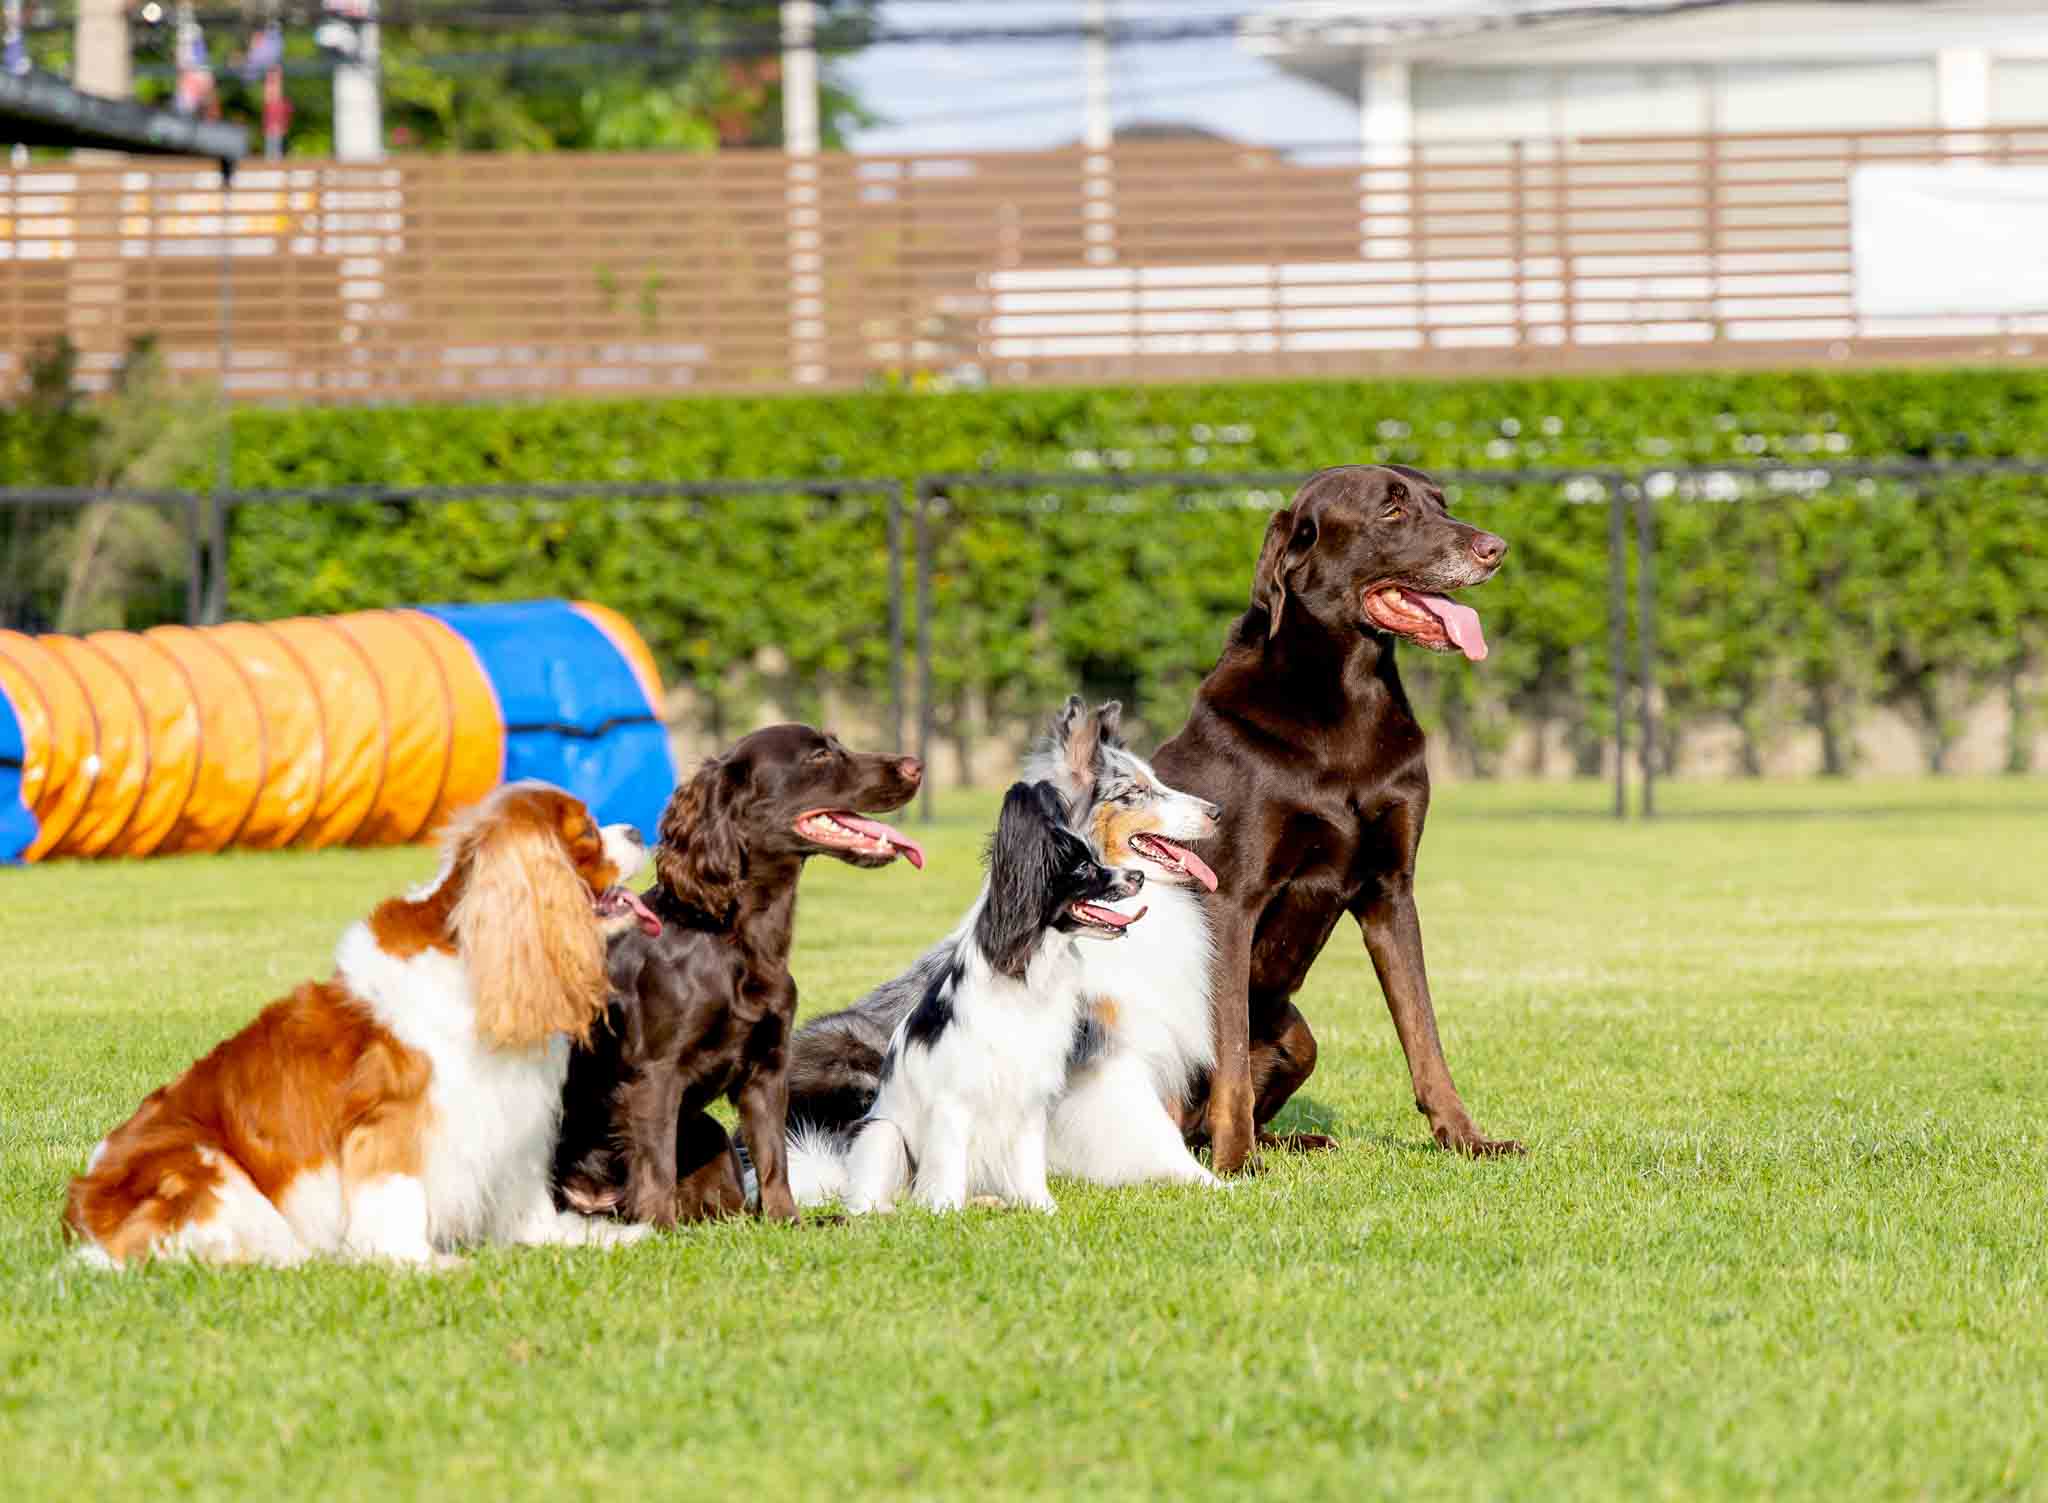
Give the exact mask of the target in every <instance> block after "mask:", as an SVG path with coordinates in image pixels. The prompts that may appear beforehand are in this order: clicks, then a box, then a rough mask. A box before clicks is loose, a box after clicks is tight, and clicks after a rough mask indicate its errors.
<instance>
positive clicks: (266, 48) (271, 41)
mask: <svg viewBox="0 0 2048 1503" xmlns="http://www.w3.org/2000/svg"><path fill="white" fill-rule="evenodd" d="M283 62H284V28H283V27H282V26H280V25H279V24H278V23H277V22H275V21H272V22H271V23H270V24H269V25H268V26H266V27H264V28H263V29H262V30H261V31H259V32H257V33H256V35H255V37H254V38H252V39H251V40H250V43H249V51H248V52H247V53H246V54H245V55H244V56H243V58H242V70H241V71H242V77H243V78H244V79H246V80H247V81H248V82H250V83H254V82H255V81H256V80H257V79H259V78H261V77H262V76H263V75H264V74H266V73H268V72H269V71H270V70H271V69H272V68H275V67H278V66H279V65H281V64H282V63H283Z"/></svg>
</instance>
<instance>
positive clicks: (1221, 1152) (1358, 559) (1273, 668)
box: [1153, 465, 1522, 1173]
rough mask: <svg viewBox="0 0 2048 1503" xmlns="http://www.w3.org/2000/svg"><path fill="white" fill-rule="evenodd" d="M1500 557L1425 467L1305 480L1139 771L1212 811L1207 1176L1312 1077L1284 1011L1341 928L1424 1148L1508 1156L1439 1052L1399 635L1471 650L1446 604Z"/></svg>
mask: <svg viewBox="0 0 2048 1503" xmlns="http://www.w3.org/2000/svg"><path fill="white" fill-rule="evenodd" d="M1507 551H1508V545H1507V544H1506V543H1505V542H1504V541H1502V540H1501V539H1500V538H1497V537H1495V536H1494V535H1493V534H1492V533H1490V532H1482V531H1481V530H1480V529H1478V528H1477V527H1472V526H1469V525H1467V524H1466V523H1463V522H1460V521H1458V520H1457V518H1455V517H1453V516H1452V515H1451V514H1450V512H1449V511H1448V510H1447V509H1446V508H1445V506H1444V495H1443V490H1442V489H1441V488H1440V487H1439V486H1438V485H1437V484H1436V482H1435V481H1433V480H1431V479H1430V478H1429V477H1428V476H1427V475H1425V474H1423V473H1422V472H1421V471H1420V470H1413V469H1409V468H1408V467H1407V466H1405V465H1340V466H1338V467H1336V468H1334V469H1328V470H1322V471H1319V472H1318V473H1316V474H1314V475H1312V476H1310V477H1309V479H1308V481H1307V482H1306V483H1305V484H1304V485H1303V486H1302V487H1301V489H1300V490H1299V491H1297V492H1296V493H1295V496H1294V500H1293V501H1292V502H1291V503H1290V504H1289V505H1288V507H1287V509H1286V510H1284V511H1280V512H1276V513H1275V514H1274V516H1273V518H1272V520H1271V521H1270V522H1269V523H1268V524H1267V527H1266V539H1265V544H1264V546H1263V547H1261V548H1260V550H1259V562H1258V567H1257V569H1256V570H1255V571H1254V574H1253V577H1252V603H1251V608H1250V609H1249V610H1247V611H1246V612H1245V613H1244V614H1243V615H1242V616H1240V617H1239V618H1238V619H1237V622H1236V624H1235V625H1234V626H1232V628H1231V631H1230V635H1229V637H1228V639H1227V640H1226V641H1225V644H1224V648H1223V656H1222V657H1221V659H1219V660H1218V662H1217V664H1216V666H1215V668H1214V669H1212V670H1211V671H1210V673H1209V676H1208V677H1207V678H1205V679H1204V680H1203V681H1202V686H1201V688H1200V690H1199V691H1198V692H1197V694H1196V697H1195V705H1194V709H1193V711H1192V712H1191V713H1190V714H1189V716H1188V723H1187V725H1186V726H1185V727H1183V728H1182V730H1181V732H1180V734H1179V735H1177V736H1175V737H1174V738H1173V739H1172V740H1171V741H1169V742H1167V743H1166V745H1164V746H1162V747H1161V748H1160V749H1159V754H1158V755H1157V756H1156V757H1155V758H1154V759H1153V765H1154V766H1155V767H1156V768H1157V770H1158V772H1159V775H1160V776H1161V777H1162V778H1164V779H1165V780H1166V781H1167V782H1168V783H1171V784H1172V785H1174V786H1175V787H1177V788H1184V789H1186V790H1188V791H1189V792H1191V793H1195V794H1199V795H1200V796H1202V797H1203V798H1207V799H1210V800H1212V801H1214V802H1215V803H1217V804H1219V805H1221V806H1222V809H1223V815H1222V828H1221V830H1220V831H1219V833H1218V834H1217V835H1216V836H1215V837H1214V838H1213V839H1212V840H1210V841H1208V842H1205V846H1204V849H1205V851H1206V852H1207V853H1209V858H1210V864H1211V865H1212V866H1213V867H1214V868H1215V870H1216V876H1217V891H1216V895H1215V897H1214V898H1213V899H1211V900H1210V904H1209V912H1210V921H1211V926H1212V931H1213V937H1214V941H1215V947H1216V948H1215V970H1214V972H1213V977H1214V986H1213V990H1212V993H1211V994H1212V996H1213V997H1214V999H1215V1003H1214V1006H1215V1026H1216V1066H1215V1070H1214V1072H1213V1074H1212V1075H1211V1077H1210V1080H1209V1084H1208V1089H1207V1094H1206V1100H1203V1099H1201V1097H1200V1093H1199V1089H1198V1093H1197V1096H1196V1098H1195V1099H1193V1100H1191V1101H1190V1102H1189V1103H1188V1105H1187V1108H1186V1110H1185V1111H1184V1113H1183V1115H1182V1123H1183V1127H1184V1129H1185V1130H1186V1131H1187V1133H1188V1135H1189V1137H1190V1138H1191V1139H1193V1140H1196V1141H1200V1140H1201V1139H1203V1138H1206V1139H1207V1140H1208V1142H1209V1145H1210V1149H1211V1152H1212V1154H1213V1157H1214V1164H1215V1168H1216V1170H1217V1172H1218V1173H1229V1172H1232V1171H1234V1170H1236V1169H1239V1168H1241V1167H1242V1166H1243V1164H1244V1162H1245V1159H1246V1158H1247V1156H1248V1155H1249V1154H1250V1153H1251V1151H1252V1148H1253V1146H1254V1143H1255V1142H1257V1141H1262V1140H1261V1139H1260V1138H1259V1137H1258V1136H1257V1135H1258V1130H1259V1128H1260V1127H1262V1126H1263V1125H1264V1124H1265V1123H1267V1122H1269V1121H1271V1120H1272V1117H1273V1114H1274V1113H1275V1112H1277V1111H1279V1110H1280V1107H1281V1106H1282V1104H1283V1103H1285V1102H1286V1100H1287V1098H1288V1097H1290V1096H1292V1095H1293V1094H1294V1092H1295V1091H1296V1090H1297V1089H1299V1088H1300V1086H1301V1083H1302V1082H1303V1081H1305V1080H1307V1079H1308V1077H1309V1074H1310V1072H1312V1071H1313V1070H1314V1069H1315V1064H1316V1041H1315V1035H1314V1034H1312V1033H1311V1032H1309V1027H1308V1021H1307V1020H1306V1019H1305V1018H1303V1017H1302V1015H1301V1013H1300V1012H1299V1011H1298V1010H1297V1009H1296V1008H1295V1006H1294V1003H1293V1000H1292V999H1293V996H1294V994H1295V993H1296V992H1297V991H1299V990H1300V989H1301V984H1302V982H1303V981H1304V980H1305V979H1306V978H1307V976H1308V971H1309V967H1310V966H1311V965H1312V964H1314V962H1315V958H1316V956H1317V955H1319V954H1320V953H1321V952H1322V948H1323V945H1324V944H1325V943H1326V942H1327V941H1328V940H1329V937H1330V932H1331V931H1332V930H1333V929H1335V928H1336V926H1337V921H1338V920H1339V919H1340V918H1342V917H1343V916H1344V915H1345V914H1347V913H1348V914H1350V915H1351V917H1353V918H1354V919H1356V920H1357V921H1358V925H1359V927H1360V928H1361V929H1362V930H1363V931H1364V932H1365V947H1366V949H1367V951H1368V952H1369V953H1370V954H1371V956H1372V963H1373V969H1374V970H1375V971H1376V972H1378V974H1379V981H1380V987H1381V989H1382V990H1383V991H1384V992H1385V993H1386V998H1387V1007H1388V1010H1389V1011H1390V1012H1392V1013H1393V1016H1394V1031H1395V1032H1396V1033H1398V1034H1399V1035H1400V1037H1401V1048H1402V1050H1403V1051H1404V1052H1405V1053H1406V1054H1407V1056H1408V1072H1409V1075H1410V1077H1411V1079H1412V1081H1413V1083H1414V1088H1415V1105H1416V1108H1417V1109H1418V1110H1419V1111H1421V1112H1422V1113H1423V1115H1425V1116H1426V1117H1428V1118H1429V1124H1430V1128H1431V1130H1432V1131H1433V1132H1434V1133H1435V1135H1436V1140H1437V1142H1438V1143H1439V1144H1441V1145H1442V1146H1444V1147H1445V1148H1450V1149H1455V1150H1457V1151H1458V1152H1461V1153H1468V1154H1500V1153H1520V1152H1521V1151H1522V1146H1521V1144H1519V1143H1515V1142H1512V1141H1507V1140H1502V1139H1494V1138H1487V1137H1482V1136H1481V1135H1480V1133H1479V1130H1478V1129H1477V1128H1476V1127H1474V1126H1473V1125H1472V1119H1471V1117H1470V1116H1468V1115H1467V1114H1466V1111H1465V1104H1464V1103H1463V1102H1462V1101H1460V1100H1459V1099H1458V1091H1457V1087H1456V1086H1454V1085H1452V1084H1451V1072H1450V1068H1449V1067H1448V1066H1447V1065H1446V1064H1445V1063H1444V1051H1443V1045H1442V1043H1440V1042H1439V1041H1438V1039H1437V1032H1436V1012H1435V1009H1434V1008H1433V1007H1432V1006H1431V1005H1430V999H1429V979H1428V976H1427V975H1426V973H1425V972H1424V970H1423V964H1422V927H1421V924H1420V923H1419V922H1418V921H1417V919H1416V915H1415V893H1414V884H1415V850H1416V847H1417V846H1418V845H1419V844H1420V843H1421V840H1422V821H1423V816H1424V814H1426V813H1427V812H1428V809H1429V773H1428V770H1427V769H1426V768H1425V767H1424V765H1423V760H1422V727H1421V726H1419V725H1417V724H1416V722H1415V716H1414V714H1413V712H1412V711H1411V710H1410V709H1409V706H1408V696H1407V695H1406V694H1405V693H1403V692H1402V689H1401V677H1400V674H1399V673H1398V672H1396V671H1395V667H1394V644H1395V643H1396V642H1397V641H1400V640H1404V639H1405V640H1406V641H1409V642H1413V643H1415V644H1416V645H1417V646H1418V647H1423V648H1427V649H1429V650H1431V651H1435V652H1462V653H1463V654H1464V655H1465V656H1466V657H1467V658H1469V659H1471V660H1472V661H1474V662H1477V661H1479V660H1480V659H1481V658H1483V657H1485V656H1486V637H1485V635H1484V633H1483V632H1482V631H1481V630H1480V626H1479V616H1478V613H1477V612H1475V611H1474V610H1473V609H1472V608H1471V607H1470V606H1466V605H1460V604H1459V603H1457V602H1456V601H1453V600H1450V599H1448V598H1447V593H1448V592H1449V591H1452V590H1461V589H1465V588H1466V587H1468V586H1471V585H1476V584H1481V583H1483V582H1485V581H1486V580H1487V579H1489V578H1491V577H1492V576H1493V573H1494V571H1495V570H1496V569H1498V568H1499V567H1500V562H1501V559H1502V558H1504V557H1505V556H1506V554H1507ZM1263 1141H1267V1142H1275V1141H1278V1140H1275V1139H1270V1138H1266V1139H1263ZM1323 1141H1327V1140H1323ZM1298 1146H1312V1145H1311V1144H1310V1143H1308V1142H1306V1141H1300V1142H1298Z"/></svg>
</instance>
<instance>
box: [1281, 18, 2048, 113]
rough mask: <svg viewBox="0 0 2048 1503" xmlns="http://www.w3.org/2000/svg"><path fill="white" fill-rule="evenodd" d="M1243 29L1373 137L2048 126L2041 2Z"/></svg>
mask: <svg viewBox="0 0 2048 1503" xmlns="http://www.w3.org/2000/svg"><path fill="white" fill-rule="evenodd" d="M1240 40H1241V43H1242V45H1243V46H1245V47H1246V48H1247V49H1248V50H1250V51H1252V52H1254V53H1256V54H1258V55H1260V56H1263V57H1267V58H1270V59H1271V60H1272V61H1273V62H1275V63H1277V64H1278V65H1279V66H1281V67H1282V68H1285V69H1286V70H1287V71H1288V72H1290V73H1294V74H1296V75H1298V76H1300V77H1303V78H1306V79H1309V80H1312V81H1314V82H1315V83H1318V84H1321V85H1323V86H1324V87H1326V88H1329V89H1332V90H1334V91H1336V92H1337V93H1339V94H1342V95H1344V96H1346V97H1348V98H1352V99H1355V100H1357V101H1358V102H1359V125H1360V132H1361V136H1362V139H1363V141H1364V144H1365V145H1366V147H1367V148H1368V150H1369V151H1370V150H1372V149H1374V148H1379V149H1385V148H1389V147H1404V146H1406V145H1407V143H1408V142H1410V141H1412V140H1421V141H1455V140H1494V141H1498V140H1502V139H1506V138H1513V137H1537V136H1584V135H1616V134H1620V135H1639V134H1659V135H1662V134H1704V133H1708V132H1724V131H1781V130H1782V131H1801V130H1845V129H1846V130H1859V129H1897V128H1902V127H1903V128H1912V127H1916V126H1940V127H1948V128H1951V129H1965V130H1967V129H1975V128H1978V127H1982V126H1985V125H2017V124H2034V125H2038V124H2042V123H2044V122H2048V5H2043V4H2042V3H2040V0H1924V3H1919V4H1901V3H1884V0H1834V3H1808V4H1797V3H1794V4H1787V3H1782V0H1764V3H1747V4H1745V3H1741V0H1735V3H1729V4H1723V5H1691V6H1688V5H1675V4H1672V3H1670V0H1664V3H1661V4H1660V3H1641V4H1598V5H1596V4H1589V3H1588V0H1288V3H1284V4H1276V5H1271V6H1268V7H1267V8H1266V9H1265V10H1263V11H1262V12H1261V13H1260V14H1258V15H1256V16H1254V17H1252V18H1251V19H1250V20H1248V21H1247V22H1246V23H1245V24H1244V26H1243V28H1242V30H1241V32H1240Z"/></svg>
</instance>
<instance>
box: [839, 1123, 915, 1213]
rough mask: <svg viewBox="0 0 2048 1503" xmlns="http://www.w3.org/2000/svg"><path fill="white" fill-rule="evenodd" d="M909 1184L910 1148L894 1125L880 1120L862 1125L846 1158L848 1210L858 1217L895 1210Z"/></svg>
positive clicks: (900, 1131)
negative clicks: (897, 1198) (898, 1200)
mask: <svg viewBox="0 0 2048 1503" xmlns="http://www.w3.org/2000/svg"><path fill="white" fill-rule="evenodd" d="M909 1181H910V1147H909V1145H908V1144H907V1143H906V1142H904V1139H903V1132H902V1130H901V1129H900V1128H898V1127H897V1126H896V1124H895V1123H893V1122H887V1121H884V1120H882V1119H881V1118H879V1117H877V1118H874V1119H872V1120H870V1121H868V1122H865V1123H863V1124H862V1125H861V1129H860V1132H859V1133H858V1135H856V1136H855V1138H854V1140H853V1147H852V1149H851V1150H850V1151H849V1152H848V1154H847V1157H846V1209H847V1210H848V1211H850V1212H851V1213H852V1214H854V1215H856V1216H865V1215H866V1214H868V1213H869V1212H870V1211H874V1212H878V1213H884V1214H886V1213H887V1212H889V1211H893V1210H895V1209H896V1197H897V1196H898V1195H900V1194H902V1193H903V1187H904V1186H905V1185H906V1184H908V1183H909Z"/></svg>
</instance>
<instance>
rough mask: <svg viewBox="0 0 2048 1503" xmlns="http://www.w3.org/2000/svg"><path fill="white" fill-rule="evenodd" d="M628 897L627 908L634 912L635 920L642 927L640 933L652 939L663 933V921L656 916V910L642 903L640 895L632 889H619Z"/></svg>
mask: <svg viewBox="0 0 2048 1503" xmlns="http://www.w3.org/2000/svg"><path fill="white" fill-rule="evenodd" d="M619 890H620V891H621V892H623V893H624V894H625V895H626V906H627V907H628V908H630V909H632V910H633V918H634V920H635V921H636V922H637V923H638V924H639V925H640V932H641V933H642V934H645V935H647V936H649V937H650V938H652V937H653V936H654V935H657V934H659V933H661V920H660V919H658V918H656V917H655V916H654V910H653V909H652V908H649V907H648V906H647V905H646V904H645V903H643V902H641V901H640V894H639V893H637V892H635V891H633V889H632V888H630V887H622V888H620V889H619Z"/></svg>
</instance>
